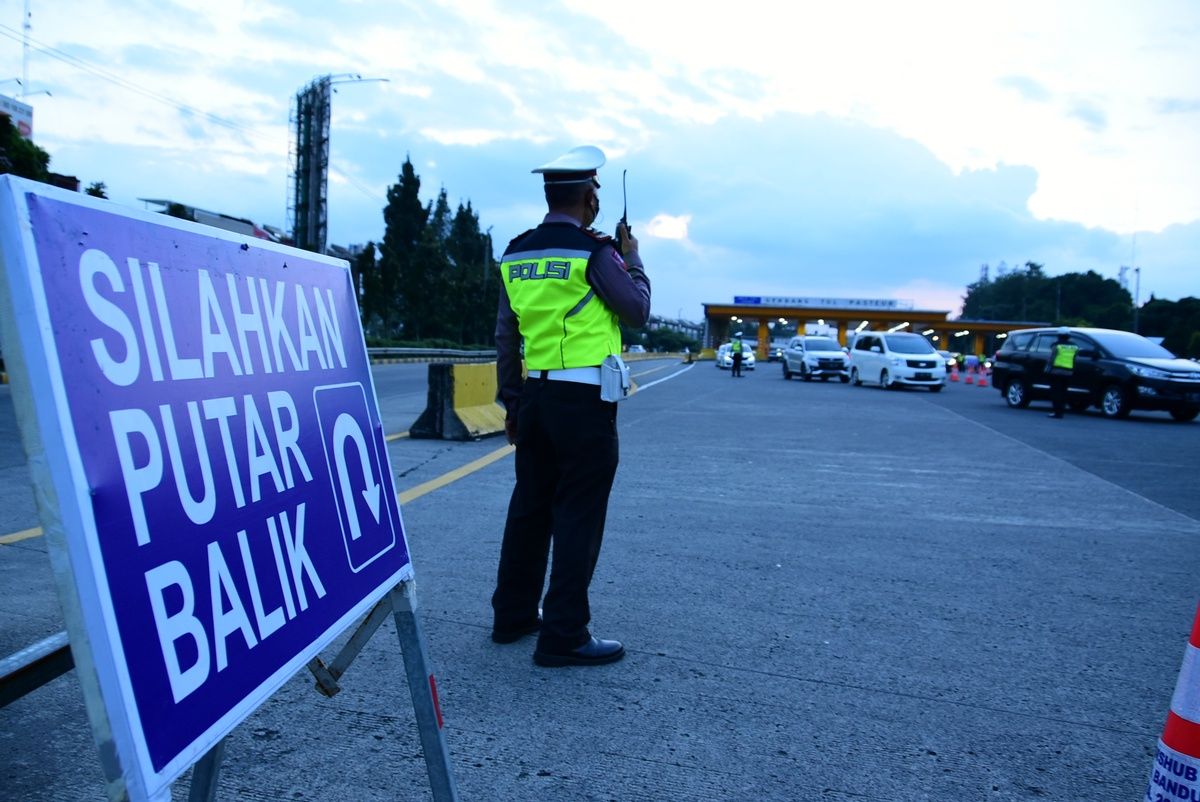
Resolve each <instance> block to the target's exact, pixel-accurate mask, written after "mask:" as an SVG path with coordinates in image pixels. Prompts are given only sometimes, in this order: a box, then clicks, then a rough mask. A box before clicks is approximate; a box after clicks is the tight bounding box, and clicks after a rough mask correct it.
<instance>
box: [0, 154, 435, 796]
mask: <svg viewBox="0 0 1200 802" xmlns="http://www.w3.org/2000/svg"><path fill="white" fill-rule="evenodd" d="M0 247H2V249H3V264H4V270H3V276H2V277H0V278H2V280H0V316H3V317H6V318H8V319H7V320H6V321H5V323H4V337H5V346H6V357H10V356H12V355H13V353H14V352H17V353H16V359H10V370H11V369H12V368H13V363H19V364H20V365H21V366H22V367H21V372H22V375H23V376H24V377H25V380H19V376H17V377H14V400H15V401H17V404H16V406H17V409H18V415H19V418H21V420H20V423H21V426H22V430H23V433H24V436H25V439H26V443H27V447H31V448H34V447H37V446H30V441H31V439H32V438H37V440H38V441H40V447H41V448H42V449H43V450H44V454H45V460H44V461H42V460H37V461H35V460H32V459H31V468H33V470H34V480H35V483H39V484H40V485H42V486H41V487H39V489H38V495H39V498H42V499H48V500H53V499H57V503H56V504H52V505H47V504H43V505H42V514H43V521H44V525H45V528H46V532H47V542H48V546H49V548H50V550H51V553H52V558H55V557H57V558H58V559H59V561H60V562H59V564H62V565H68V566H69V570H68V571H66V572H64V571H56V574H59V575H60V576H58V581H59V592H60V595H61V596H62V597H63V602H64V603H63V607H64V611H65V615H66V617H67V628H68V634H69V636H70V639H71V643H72V650H73V651H74V652H75V653H76V662H77V665H80V667H81V675H82V674H83V673H84V672H83V667H84V666H86V665H87V664H89V663H91V664H94V666H95V677H96V683H97V688H96V691H95V692H96V693H98V695H99V696H100V697H101V701H102V705H97V704H93V702H94V701H95V700H89V705H88V707H89V710H92V709H93V708H97V709H100V710H102V711H103V717H104V719H103V720H101V721H97V718H96V716H97V715H99V713H97V712H95V711H92V715H93V728H94V729H95V730H96V732H97V738H98V739H99V740H100V741H101V742H102V743H101V748H102V752H103V748H104V743H103V742H104V741H105V740H106V739H107V738H109V737H111V739H112V741H113V742H114V743H115V746H116V752H117V755H118V757H119V761H120V764H121V770H122V773H123V775H124V777H125V781H126V782H127V783H128V785H129V790H130V792H131V795H132V796H133V797H134V798H135V799H136V798H152V797H156V796H159V795H162V794H163V793H165V790H166V789H167V788H168V786H169V784H170V782H171V781H172V780H173V779H174V778H175V777H177V776H178V775H179V774H180V773H182V772H183V771H184V770H185V769H186V768H187V767H188V766H190V765H191V764H192V763H193V762H195V760H196V759H197V758H198V757H200V756H202V755H203V754H204V753H205V752H207V751H208V750H209V749H210V748H211V747H212V746H213V745H215V744H216V743H217V742H218V741H219V740H220V739H221V738H222V737H223V736H224V735H225V734H226V733H228V732H229V731H230V730H231V729H232V728H233V727H234V726H236V724H237V723H238V722H239V721H241V720H242V719H243V718H245V716H247V715H248V714H249V713H250V712H252V711H253V710H254V709H255V708H256V707H257V706H258V705H259V704H260V703H261V702H263V701H264V700H265V699H266V698H267V697H268V696H269V695H270V694H271V693H272V692H274V691H275V690H276V689H277V688H278V687H279V686H280V685H282V684H283V683H284V682H285V681H286V680H287V679H288V678H289V677H290V676H291V675H292V674H294V673H295V672H296V671H297V670H299V669H301V668H302V667H303V666H304V665H305V663H307V662H308V661H309V660H310V659H311V658H312V657H313V656H315V655H316V654H317V653H318V652H319V651H320V649H321V648H322V647H324V646H325V645H327V644H328V643H329V642H330V641H331V640H332V639H333V638H334V637H336V636H337V635H338V634H339V633H340V632H341V631H342V630H344V629H345V628H346V627H347V626H348V625H349V624H350V623H352V622H353V621H354V620H355V619H356V618H358V617H360V616H361V615H363V614H364V613H365V612H366V611H367V610H368V609H369V608H370V607H371V605H373V604H374V603H375V602H376V601H377V600H378V599H379V598H380V597H382V596H383V595H384V594H385V593H386V592H387V591H388V590H390V589H391V588H393V587H394V586H395V585H396V584H397V583H398V582H400V581H402V580H405V579H408V578H410V577H411V576H412V566H411V562H410V560H409V555H408V547H407V543H406V541H405V537H404V529H403V525H402V523H401V518H400V510H399V506H398V503H397V500H396V494H395V487H394V484H393V480H392V476H393V473H392V471H391V468H390V466H389V463H388V455H387V450H386V446H385V441H384V433H383V428H382V424H381V421H380V416H379V410H378V406H377V403H376V399H375V392H374V386H373V383H372V379H371V373H370V369H369V364H368V359H367V353H366V348H365V344H364V342H363V337H362V331H361V328H360V325H359V318H358V311H357V307H356V303H355V296H354V291H353V286H352V282H351V278H350V271H349V267H348V265H347V264H346V263H345V262H343V261H339V260H334V259H330V258H328V257H323V256H319V255H316V254H312V253H307V252H302V251H297V250H294V249H290V248H287V247H284V246H281V245H276V244H274V243H269V242H264V241H262V240H257V239H253V238H249V237H241V236H237V235H234V234H230V233H227V232H223V231H217V230H214V229H210V228H205V227H201V226H197V225H194V224H190V223H186V222H183V221H178V220H175V219H174V218H167V217H164V216H162V215H157V214H153V213H148V212H140V211H137V210H124V209H121V207H118V206H116V205H114V204H110V203H107V202H104V201H99V200H96V199H92V198H88V197H86V196H79V195H74V194H72V193H68V192H62V191H59V190H55V189H53V188H48V187H45V186H44V185H41V184H36V183H33V182H28V181H24V180H22V179H17V178H13V177H4V178H3V179H0ZM18 393H21V396H22V397H21V399H17V394H18ZM35 462H36V463H37V464H36V465H35ZM43 463H44V464H43ZM63 574H65V575H63ZM81 657H82V658H83V660H82V661H81V659H80V658H81ZM83 679H84V677H82V676H81V681H82V680H83ZM84 688H85V693H88V692H89V686H88V685H87V683H86V682H85V683H84ZM109 732H111V735H109Z"/></svg>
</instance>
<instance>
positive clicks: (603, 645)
mask: <svg viewBox="0 0 1200 802" xmlns="http://www.w3.org/2000/svg"><path fill="white" fill-rule="evenodd" d="M624 656H625V647H624V646H622V645H621V642H620V641H619V640H600V639H599V638H597V637H594V636H593V637H592V639H591V640H589V641H588V642H587V643H585V644H583V645H582V646H580V647H579V648H578V649H572V650H571V651H569V652H561V653H560V652H543V651H541V650H540V649H539V650H537V651H535V652H534V653H533V662H535V663H537V664H538V665H539V666H544V667H546V668H558V667H560V666H602V665H604V664H605V663H615V662H617V661H618V660H620V659H621V658H622V657H624Z"/></svg>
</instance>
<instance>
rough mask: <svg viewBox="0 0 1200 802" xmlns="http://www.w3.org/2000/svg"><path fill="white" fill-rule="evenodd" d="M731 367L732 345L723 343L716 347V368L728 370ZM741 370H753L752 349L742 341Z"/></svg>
mask: <svg viewBox="0 0 1200 802" xmlns="http://www.w3.org/2000/svg"><path fill="white" fill-rule="evenodd" d="M732 367H733V346H732V344H730V343H725V344H724V345H722V346H721V347H720V348H718V349H717V369H718V370H729V369H730V368H732ZM742 370H754V349H753V348H751V347H750V346H748V345H746V344H745V343H742Z"/></svg>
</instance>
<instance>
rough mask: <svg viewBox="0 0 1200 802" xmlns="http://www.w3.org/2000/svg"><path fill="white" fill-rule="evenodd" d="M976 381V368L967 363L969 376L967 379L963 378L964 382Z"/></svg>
mask: <svg viewBox="0 0 1200 802" xmlns="http://www.w3.org/2000/svg"><path fill="white" fill-rule="evenodd" d="M974 383H975V368H973V367H971V366H970V365H967V376H966V378H965V379H963V384H974Z"/></svg>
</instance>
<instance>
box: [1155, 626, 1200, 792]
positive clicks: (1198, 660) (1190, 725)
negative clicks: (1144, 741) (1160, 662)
mask: <svg viewBox="0 0 1200 802" xmlns="http://www.w3.org/2000/svg"><path fill="white" fill-rule="evenodd" d="M1157 799H1169V800H1181V801H1183V800H1186V802H1193V800H1196V801H1197V802H1200V607H1197V608H1196V622H1195V623H1194V624H1193V625H1192V637H1191V638H1190V639H1189V641H1188V645H1187V649H1186V651H1185V652H1184V653H1183V668H1181V669H1180V670H1179V681H1178V682H1177V683H1176V684H1175V695H1174V696H1172V697H1171V709H1170V710H1169V711H1167V723H1166V725H1165V726H1164V727H1163V734H1162V737H1161V738H1159V739H1158V752H1157V754H1155V756H1154V767H1153V768H1152V769H1151V771H1150V782H1149V783H1148V784H1147V785H1146V797H1145V802H1153V800H1157Z"/></svg>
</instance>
